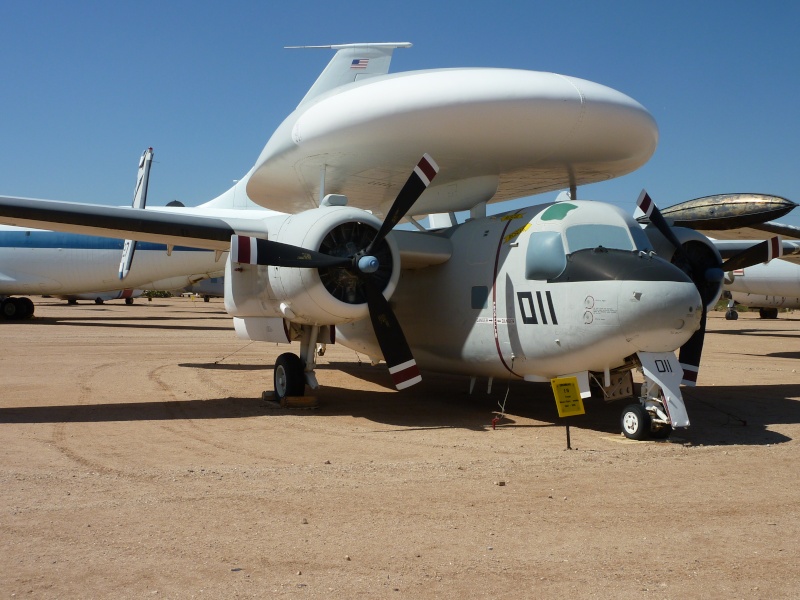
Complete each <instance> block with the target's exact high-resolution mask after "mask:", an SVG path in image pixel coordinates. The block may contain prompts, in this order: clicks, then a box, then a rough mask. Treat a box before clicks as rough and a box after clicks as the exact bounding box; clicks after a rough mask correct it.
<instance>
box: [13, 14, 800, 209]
mask: <svg viewBox="0 0 800 600" xmlns="http://www.w3.org/2000/svg"><path fill="white" fill-rule="evenodd" d="M520 4H522V5H520ZM651 4H655V3H645V2H627V1H620V2H571V1H559V2H553V3H545V2H528V3H518V2H499V1H498V2H492V3H486V2H471V1H468V0H464V1H460V2H440V3H433V4H432V3H430V2H417V1H410V2H402V3H400V2H394V3H377V2H369V3H367V2H349V3H340V2H319V1H317V0H312V1H307V2H296V3H267V2H235V1H234V2H224V3H223V2H218V1H217V2H205V1H193V2H184V1H173V2H169V1H159V2H151V1H149V0H143V1H139V2H135V3H134V2H128V3H125V2H79V1H76V2H55V1H41V2H34V1H31V2H20V1H17V2H13V1H10V2H6V3H4V7H3V11H2V18H0V39H2V40H3V46H4V53H3V55H4V57H3V60H2V62H1V63H0V91H1V92H2V93H0V140H2V145H1V146H0V194H9V195H19V196H27V197H33V198H49V199H59V200H70V201H76V202H90V203H99V204H115V205H122V204H128V203H130V201H131V198H132V195H133V186H134V179H135V166H136V161H137V160H138V158H139V156H140V154H141V152H142V150H143V149H144V148H146V147H147V146H152V147H153V148H154V149H155V164H154V166H153V171H152V178H151V187H150V203H151V204H154V205H156V204H165V203H166V202H168V201H170V200H173V199H179V200H181V201H183V202H184V203H186V204H188V205H194V204H198V203H200V202H203V201H206V200H208V199H211V198H213V197H214V196H216V195H218V194H219V193H221V192H222V191H224V190H225V189H227V188H228V187H229V186H230V184H231V182H232V180H234V179H238V178H240V177H241V176H242V175H243V174H244V173H245V172H246V171H247V170H248V169H249V168H250V166H251V165H252V164H253V162H254V161H255V159H256V158H257V156H258V154H259V152H260V151H261V148H262V147H263V145H264V144H265V143H266V141H267V139H268V138H269V136H270V134H271V133H272V131H273V130H274V129H275V128H276V127H277V126H278V124H279V123H280V122H281V121H282V120H283V118H284V117H285V116H286V115H288V114H289V113H290V112H291V111H292V110H293V108H294V107H295V106H296V105H297V103H298V102H299V101H300V99H301V98H302V96H303V95H304V94H305V92H306V91H307V89H308V88H309V87H310V85H311V84H312V83H313V81H314V80H315V78H316V77H317V75H318V74H319V73H320V72H321V70H322V69H323V68H324V66H325V65H326V64H327V62H328V60H329V59H330V58H331V56H332V51H329V50H285V49H283V47H284V46H287V45H306V44H307V45H311V44H336V43H349V42H365V41H371V42H380V41H410V42H413V44H414V47H413V48H410V49H406V50H397V51H396V52H395V55H394V60H393V63H392V70H393V71H406V70H413V69H423V68H435V67H461V66H495V67H514V68H523V69H531V70H542V71H554V72H557V73H563V74H566V75H573V76H577V77H582V78H585V79H590V80H592V81H597V82H599V83H603V84H605V85H608V86H610V87H613V88H616V89H618V90H620V91H622V92H624V93H626V94H628V95H629V96H631V97H633V98H635V99H636V100H637V101H639V102H640V103H642V104H643V105H644V106H645V107H647V108H648V109H649V110H650V112H651V113H652V114H653V115H654V117H655V119H656V121H657V122H658V125H659V129H660V142H659V147H658V149H657V151H656V153H655V155H654V157H653V158H652V159H651V160H650V162H649V163H648V164H646V165H645V166H644V167H643V168H641V169H639V170H638V171H636V172H634V173H632V174H630V175H627V176H625V177H622V178H619V179H616V180H612V181H609V182H604V183H601V184H595V185H592V186H587V187H585V188H582V189H581V190H580V191H579V193H580V197H582V198H590V197H591V198H593V199H598V200H604V201H609V202H614V203H616V204H618V205H619V206H622V207H623V208H625V209H626V210H631V211H632V210H633V206H634V203H635V200H636V197H637V196H638V194H639V191H640V190H641V189H642V188H643V187H645V188H647V189H648V191H649V192H650V194H651V196H653V198H654V199H655V200H656V202H657V203H659V205H661V206H668V205H671V204H674V203H677V202H680V201H683V200H688V199H691V198H696V197H699V196H704V195H708V194H715V193H726V192H763V193H771V194H776V195H780V196H784V197H787V198H790V199H792V200H794V201H796V202H800V168H798V155H799V154H800V153H798V150H797V147H798V143H800V117H798V102H799V101H800V77H799V76H798V71H800V36H798V34H797V31H796V27H797V23H798V22H800V3H791V2H770V1H767V2H763V3H759V4H758V5H757V4H756V3H754V2H744V1H736V0H734V1H727V2H714V1H712V2H683V1H676V2H668V3H663V4H662V5H653V6H651ZM551 198H552V195H548V196H546V197H544V196H543V197H541V198H536V197H534V198H532V199H530V202H526V203H530V204H535V203H538V202H541V201H548V200H550V199H551ZM785 222H789V223H792V224H796V225H800V209H799V210H798V214H797V215H793V216H791V217H789V218H788V219H785Z"/></svg>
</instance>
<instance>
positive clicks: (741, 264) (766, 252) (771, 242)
mask: <svg viewBox="0 0 800 600" xmlns="http://www.w3.org/2000/svg"><path fill="white" fill-rule="evenodd" d="M780 256H783V244H782V241H781V236H779V235H776V236H775V237H772V238H770V239H768V240H764V241H763V242H761V243H760V244H756V245H755V246H750V247H749V248H748V249H747V250H743V251H742V252H739V254H735V255H733V256H731V257H730V258H729V259H728V260H726V261H725V262H724V263H722V270H723V271H725V272H726V273H727V272H728V271H735V270H736V269H746V268H747V267H752V266H753V265H757V264H759V263H765V262H769V261H771V260H772V259H773V258H778V257H780Z"/></svg>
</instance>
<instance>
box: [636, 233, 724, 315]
mask: <svg viewBox="0 0 800 600" xmlns="http://www.w3.org/2000/svg"><path fill="white" fill-rule="evenodd" d="M644 231H645V233H646V234H647V237H648V238H649V239H650V243H651V244H653V249H654V250H655V251H656V254H658V255H659V256H660V257H661V258H663V259H664V260H668V261H670V262H671V263H673V264H674V265H675V266H677V267H679V268H680V269H682V270H683V271H685V272H686V274H687V275H689V277H690V278H691V279H692V281H694V283H695V285H696V286H697V287H698V291H699V292H700V295H701V296H702V298H703V302H704V303H705V304H706V306H711V305H713V304H715V303H716V302H717V300H719V297H720V295H721V294H722V286H723V284H724V277H723V273H722V271H721V269H720V266H721V265H722V257H721V256H720V253H719V250H717V247H716V246H715V245H714V244H713V243H712V242H711V240H709V239H708V238H707V237H706V236H704V235H703V234H702V233H700V232H699V231H695V230H694V229H689V228H686V227H673V228H672V232H673V233H674V234H675V237H676V238H678V241H679V242H680V244H681V247H682V248H683V251H684V252H685V253H686V255H687V256H688V257H689V258H690V260H691V262H692V263H693V264H696V265H702V268H701V269H699V270H695V272H691V271H692V270H691V269H689V268H688V265H683V264H680V260H679V259H678V257H676V256H675V247H674V246H673V245H672V243H670V241H669V240H667V239H666V238H665V237H664V236H663V235H662V234H661V232H660V231H659V230H658V229H657V228H656V227H655V226H653V225H648V226H647V227H645V229H644ZM709 269H718V270H719V273H718V275H719V277H718V278H714V277H711V278H710V277H708V276H707V274H708V273H709Z"/></svg>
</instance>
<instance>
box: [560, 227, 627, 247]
mask: <svg viewBox="0 0 800 600" xmlns="http://www.w3.org/2000/svg"><path fill="white" fill-rule="evenodd" d="M564 233H565V234H566V237H567V252H568V253H569V254H571V253H573V252H577V251H578V250H584V249H586V248H597V247H599V246H602V247H603V248H606V249H608V250H612V249H613V250H631V251H632V250H636V246H635V245H634V243H633V239H632V238H631V234H630V231H629V230H628V228H627V227H620V226H617V225H603V224H599V223H591V224H585V225H573V226H572V227H569V228H567V230H566V231H565V232H564Z"/></svg>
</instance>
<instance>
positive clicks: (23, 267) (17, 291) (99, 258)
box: [0, 227, 225, 296]
mask: <svg viewBox="0 0 800 600" xmlns="http://www.w3.org/2000/svg"><path fill="white" fill-rule="evenodd" d="M26 233H30V236H29V237H30V238H32V239H37V240H39V239H44V240H47V241H46V242H45V243H44V244H43V245H42V246H41V247H26V246H22V245H19V246H9V245H7V243H8V241H9V240H10V239H13V240H17V239H19V236H20V235H25V234H26ZM11 235H13V236H14V237H13V238H10V237H9V236H11ZM58 236H59V234H57V233H55V232H52V231H40V230H39V231H33V230H21V229H20V230H17V229H14V228H10V227H0V296H11V295H42V294H47V295H74V294H80V293H85V292H107V291H112V290H119V289H120V281H119V278H118V268H119V260H120V255H121V252H122V241H121V240H102V241H108V242H118V243H108V244H85V245H83V246H84V247H75V246H72V247H70V246H68V245H67V244H64V245H63V246H62V247H47V246H50V245H52V240H64V239H65V238H64V236H63V235H61V236H60V238H59V237H58ZM69 239H73V240H74V239H77V237H76V236H71V237H70V238H67V240H69ZM91 241H93V242H94V241H96V240H91ZM56 243H57V242H56ZM87 246H88V247H87ZM224 265H225V262H224V260H215V254H214V252H212V251H208V250H195V249H187V250H175V251H173V252H172V253H171V255H170V256H168V255H167V252H166V248H163V249H159V250H148V249H146V247H145V248H141V247H140V249H139V250H137V252H136V266H135V267H134V269H133V270H132V271H131V273H130V275H129V276H128V278H127V279H126V280H125V287H130V288H139V289H177V288H180V287H184V286H186V285H190V284H192V283H194V282H196V281H199V280H200V279H203V278H205V277H210V276H212V275H214V274H220V273H221V272H222V270H223V269H224ZM157 285H160V286H165V287H157Z"/></svg>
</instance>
